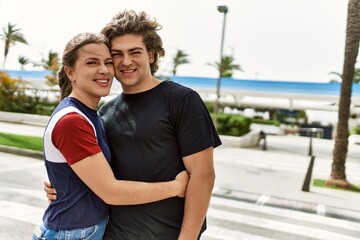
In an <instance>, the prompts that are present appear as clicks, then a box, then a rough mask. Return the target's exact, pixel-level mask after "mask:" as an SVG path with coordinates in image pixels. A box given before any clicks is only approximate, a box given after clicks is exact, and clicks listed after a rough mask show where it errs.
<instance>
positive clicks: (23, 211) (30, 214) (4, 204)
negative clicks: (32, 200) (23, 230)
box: [0, 200, 44, 225]
mask: <svg viewBox="0 0 360 240" xmlns="http://www.w3.org/2000/svg"><path fill="white" fill-rule="evenodd" d="M0 209H1V211H0V215H1V216H2V217H6V218H10V219H14V220H18V221H22V222H28V223H32V224H34V225H36V224H40V223H41V222H42V220H41V218H42V215H43V213H44V208H40V207H35V206H31V205H27V204H22V203H17V202H10V201H1V200H0Z"/></svg>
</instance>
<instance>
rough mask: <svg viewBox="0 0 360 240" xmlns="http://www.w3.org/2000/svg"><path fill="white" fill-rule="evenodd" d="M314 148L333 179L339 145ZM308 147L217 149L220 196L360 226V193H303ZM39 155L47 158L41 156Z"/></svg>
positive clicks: (358, 167)
mask: <svg viewBox="0 0 360 240" xmlns="http://www.w3.org/2000/svg"><path fill="white" fill-rule="evenodd" d="M43 130H44V126H40V125H25V124H16V123H10V122H0V132H7V133H16V134H27V135H33V136H42V133H43ZM312 146H313V154H314V155H315V156H316V158H315V165H314V168H313V172H312V177H313V178H321V179H327V178H328V177H329V175H330V170H331V163H332V148H333V146H334V141H333V140H326V139H313V145H312ZM308 147H309V138H306V137H299V136H267V150H266V151H263V150H262V148H261V147H260V146H259V147H256V148H229V147H226V146H221V147H219V148H216V149H215V167H216V172H217V178H216V185H215V189H214V195H217V196H222V197H225V198H232V199H238V200H242V201H247V202H253V203H255V204H260V205H271V206H276V207H282V208H290V209H294V210H300V211H307V212H313V213H315V214H320V215H326V216H330V217H335V218H342V219H348V220H351V221H356V222H360V201H359V199H360V193H354V192H348V191H342V190H334V189H327V188H318V187H313V186H310V192H304V191H302V190H301V188H302V186H303V183H304V178H305V174H306V172H307V170H308V166H309V161H310V157H309V156H308ZM9 149H10V150H9ZM6 150H8V152H9V151H10V152H11V153H15V154H20V155H27V154H28V153H27V152H26V151H23V150H21V149H11V148H7V147H2V148H1V149H0V151H6ZM359 153H360V145H349V151H348V158H347V164H346V165H347V175H348V179H349V180H350V182H352V183H353V184H355V185H360V154H359ZM35 154H38V158H41V153H35Z"/></svg>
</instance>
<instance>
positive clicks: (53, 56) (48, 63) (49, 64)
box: [34, 50, 60, 87]
mask: <svg viewBox="0 0 360 240" xmlns="http://www.w3.org/2000/svg"><path fill="white" fill-rule="evenodd" d="M59 61H60V60H59V54H58V53H57V52H53V51H51V50H50V51H49V53H48V55H47V57H46V58H43V59H42V60H41V62H40V63H34V66H35V67H36V66H42V67H43V68H44V69H45V70H49V71H51V74H47V75H46V76H45V78H46V80H47V82H46V83H47V85H48V86H50V87H52V86H55V85H57V72H58V71H59V68H60V64H59Z"/></svg>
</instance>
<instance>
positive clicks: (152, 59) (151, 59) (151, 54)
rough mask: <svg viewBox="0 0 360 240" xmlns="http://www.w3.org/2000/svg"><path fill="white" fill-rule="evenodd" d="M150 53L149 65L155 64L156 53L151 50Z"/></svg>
mask: <svg viewBox="0 0 360 240" xmlns="http://www.w3.org/2000/svg"><path fill="white" fill-rule="evenodd" d="M148 53H149V63H154V60H155V57H154V51H153V50H151V51H149V52H148Z"/></svg>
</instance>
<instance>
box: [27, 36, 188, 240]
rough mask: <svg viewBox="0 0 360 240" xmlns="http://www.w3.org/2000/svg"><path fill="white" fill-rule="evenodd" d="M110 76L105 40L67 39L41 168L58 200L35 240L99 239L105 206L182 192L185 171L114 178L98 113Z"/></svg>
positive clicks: (110, 79) (108, 54)
mask: <svg viewBox="0 0 360 240" xmlns="http://www.w3.org/2000/svg"><path fill="white" fill-rule="evenodd" d="M113 77H114V69H113V61H112V58H111V55H110V51H109V48H108V45H107V42H106V40H105V38H103V37H102V36H101V35H96V34H91V33H81V34H79V35H77V36H75V37H74V38H73V39H71V40H70V41H69V42H68V44H67V45H66V47H65V50H64V53H63V56H62V68H61V70H60V72H59V85H60V88H61V97H62V100H61V102H60V103H59V105H58V107H57V108H56V109H55V111H54V112H53V114H52V116H51V118H50V121H49V123H48V125H47V127H46V129H45V133H44V158H45V166H46V170H47V173H48V177H49V180H50V182H51V184H52V186H53V187H54V188H55V189H56V192H57V199H56V200H55V201H52V202H51V203H50V205H49V207H48V208H47V209H46V211H45V214H44V216H43V224H42V225H41V226H40V227H36V228H35V230H34V233H33V239H34V240H36V239H47V240H48V239H57V240H58V239H71V240H74V239H102V238H103V235H104V232H105V226H106V224H107V221H108V216H109V215H108V214H109V213H108V206H107V204H111V205H124V204H126V205H129V204H142V203H149V202H153V201H158V200H162V199H166V198H171V197H183V196H184V194H185V189H186V185H187V181H188V175H187V173H186V172H185V171H183V172H181V173H180V174H178V175H177V177H176V179H175V180H173V181H169V182H161V183H145V182H133V181H125V180H122V181H120V180H116V179H115V177H114V174H113V172H112V170H111V168H110V166H109V162H110V161H111V154H110V151H109V147H108V143H107V140H106V136H105V132H104V126H103V122H102V120H101V118H100V115H99V114H98V113H97V107H98V103H99V101H100V98H101V97H103V96H106V95H108V94H109V91H110V86H111V83H112V80H113ZM119 124H121V123H119Z"/></svg>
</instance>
